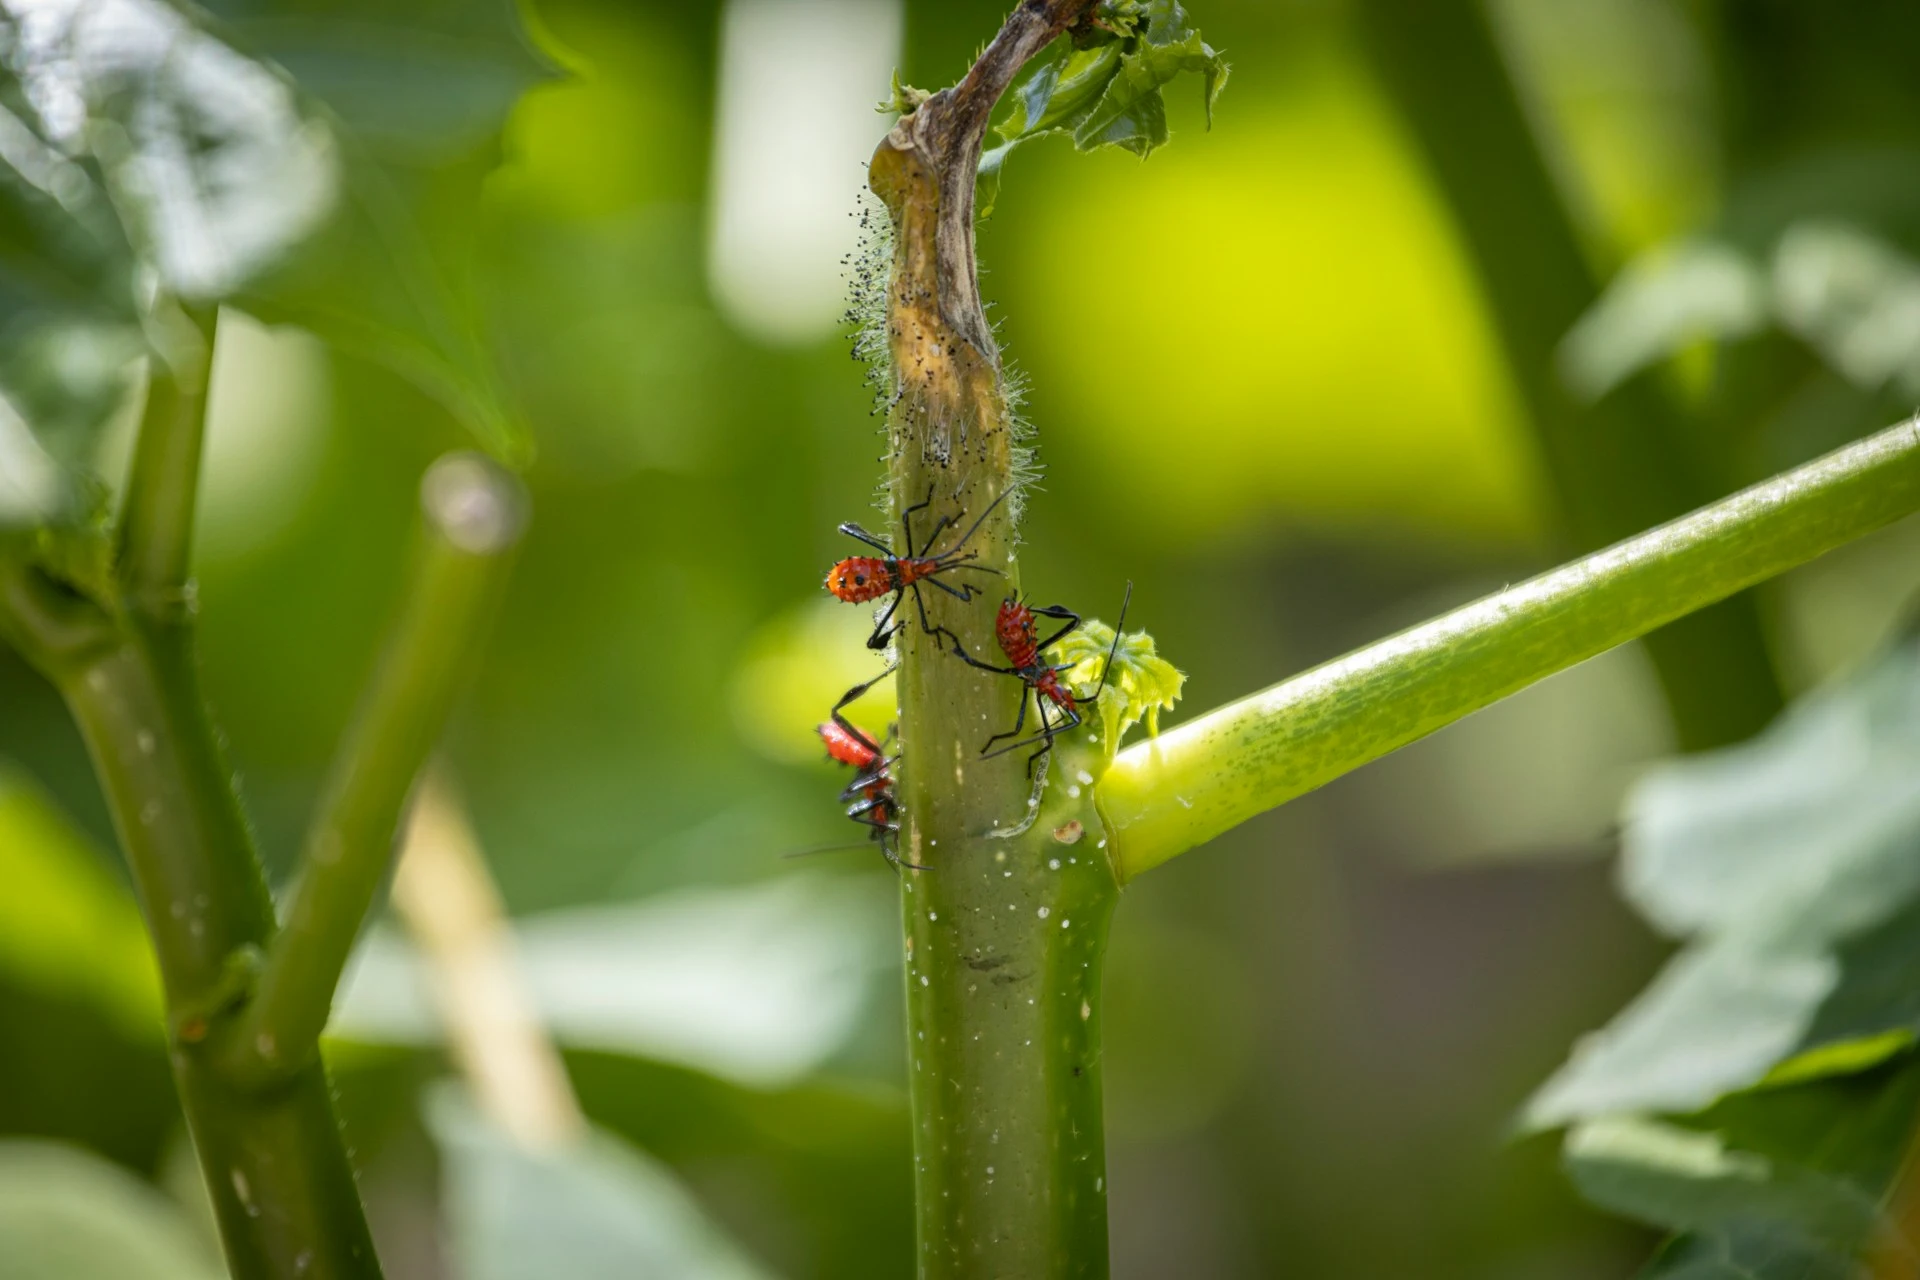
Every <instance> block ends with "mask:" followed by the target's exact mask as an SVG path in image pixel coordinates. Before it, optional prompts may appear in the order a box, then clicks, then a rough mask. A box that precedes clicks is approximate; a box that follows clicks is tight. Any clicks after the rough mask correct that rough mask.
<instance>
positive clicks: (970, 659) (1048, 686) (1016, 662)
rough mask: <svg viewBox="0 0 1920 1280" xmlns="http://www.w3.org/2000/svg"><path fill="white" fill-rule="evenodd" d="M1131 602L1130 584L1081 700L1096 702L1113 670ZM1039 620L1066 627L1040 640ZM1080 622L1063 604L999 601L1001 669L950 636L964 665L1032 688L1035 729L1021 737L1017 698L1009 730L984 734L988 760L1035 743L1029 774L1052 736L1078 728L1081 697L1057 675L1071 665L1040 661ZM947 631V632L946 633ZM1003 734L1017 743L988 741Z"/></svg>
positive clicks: (1023, 714) (1023, 721) (1023, 703)
mask: <svg viewBox="0 0 1920 1280" xmlns="http://www.w3.org/2000/svg"><path fill="white" fill-rule="evenodd" d="M1131 603H1133V584H1132V583H1131V582H1129V583H1128V584H1127V594H1126V596H1125V598H1124V599H1122V600H1121V602H1120V620H1119V622H1117V623H1115V624H1114V628H1113V646H1112V647H1111V648H1110V649H1108V650H1107V662H1106V665H1105V666H1103V667H1101V668H1100V685H1099V688H1097V689H1095V690H1094V691H1093V697H1092V698H1089V699H1086V700H1085V701H1088V702H1098V701H1099V700H1100V694H1101V692H1102V691H1103V690H1105V689H1106V687H1107V675H1108V673H1109V672H1111V671H1112V670H1113V658H1114V655H1115V654H1117V653H1119V652H1120V629H1121V628H1122V627H1123V626H1125V625H1126V622H1127V606H1128V605H1129V604H1131ZM1039 618H1057V619H1059V620H1061V621H1063V622H1064V623H1065V625H1064V626H1062V627H1061V628H1060V629H1059V630H1058V631H1056V632H1054V633H1053V634H1052V635H1050V636H1048V637H1047V638H1046V639H1045V640H1042V639H1040V638H1039V636H1040V624H1039V622H1038V621H1037V619H1039ZM1080 621H1081V619H1080V615H1079V614H1077V613H1075V612H1074V611H1073V610H1071V609H1069V608H1067V607H1066V606H1065V605H1058V604H1050V605H1040V606H1034V605H1028V604H1024V603H1022V602H1021V601H1020V600H1019V599H1018V598H1017V597H1009V598H1008V599H1006V600H1003V601H1002V602H1001V603H1000V611H999V613H998V614H996V615H995V616H994V620H993V634H994V638H995V639H997V640H998V641H999V642H1000V649H1001V651H1002V652H1003V653H1005V654H1006V655H1007V663H1008V665H1007V666H1004V667H996V666H994V665H993V664H992V663H990V662H982V661H980V659H978V658H976V657H974V656H973V655H972V654H970V653H968V652H967V650H966V646H964V645H962V644H961V643H960V638H959V637H958V636H954V637H953V651H954V653H955V654H956V655H957V656H958V657H960V658H961V659H962V660H963V661H965V662H966V663H967V664H968V665H969V666H975V667H978V668H980V670H982V671H992V672H994V673H996V674H998V675H1005V676H1014V677H1016V678H1018V679H1019V680H1021V681H1022V682H1023V683H1024V684H1025V685H1026V686H1027V688H1028V689H1029V690H1031V691H1032V693H1033V698H1032V702H1033V705H1034V710H1035V714H1037V715H1038V716H1039V717H1040V732H1039V733H1037V734H1035V735H1034V736H1033V737H1031V738H1021V737H1020V734H1021V731H1022V730H1024V729H1025V728H1026V726H1027V702H1028V699H1027V698H1026V697H1025V696H1022V697H1021V699H1020V714H1019V715H1018V716H1017V717H1016V718H1015V720H1014V722H1013V728H1011V729H1009V730H1007V731H1006V732H1005V733H996V734H994V735H993V736H992V737H991V738H988V739H987V744H986V745H985V746H983V747H981V748H980V754H981V755H982V756H984V757H986V758H988V759H991V758H992V757H994V756H1001V755H1005V754H1006V753H1007V752H1009V751H1018V750H1019V749H1020V748H1021V747H1025V746H1030V745H1032V744H1033V743H1035V742H1038V743H1039V744H1040V747H1039V749H1038V750H1036V751H1035V752H1034V753H1033V754H1032V755H1031V756H1028V757H1027V773H1028V775H1029V776H1031V775H1032V773H1033V763H1034V761H1035V760H1038V759H1039V758H1040V757H1041V756H1043V755H1045V754H1046V753H1047V752H1048V751H1050V750H1052V749H1053V740H1054V739H1055V738H1057V737H1059V736H1060V735H1061V734H1063V733H1067V732H1070V731H1071V730H1073V729H1075V728H1077V727H1078V726H1079V724H1080V720H1081V716H1080V703H1081V701H1082V700H1081V699H1078V698H1075V697H1074V696H1073V690H1072V689H1069V688H1068V687H1067V685H1066V683H1065V682H1064V681H1063V680H1061V679H1060V673H1061V672H1062V671H1065V670H1067V669H1068V668H1069V667H1072V666H1073V665H1075V664H1073V663H1071V662H1064V663H1061V664H1059V665H1058V666H1055V665H1053V664H1051V663H1049V662H1047V661H1045V660H1044V659H1043V658H1041V656H1040V655H1041V654H1042V653H1044V652H1045V651H1046V650H1048V649H1051V648H1052V647H1053V646H1054V645H1056V644H1058V643H1059V642H1060V641H1061V640H1062V639H1064V638H1065V637H1066V636H1067V635H1068V634H1070V633H1071V632H1073V631H1075V630H1077V629H1078V628H1079V626H1080ZM948 634H949V635H952V633H951V632H949V633H948ZM1048 704H1052V706H1053V707H1054V709H1055V710H1057V711H1058V712H1059V713H1060V719H1059V720H1057V721H1056V720H1050V719H1048V717H1047V707H1048ZM1004 738H1013V739H1016V741H1014V742H1010V743H1008V744H1007V745H1006V746H1004V747H1001V748H1000V749H999V750H998V751H995V750H994V749H993V744H994V743H996V742H999V741H1001V740H1002V739H1004Z"/></svg>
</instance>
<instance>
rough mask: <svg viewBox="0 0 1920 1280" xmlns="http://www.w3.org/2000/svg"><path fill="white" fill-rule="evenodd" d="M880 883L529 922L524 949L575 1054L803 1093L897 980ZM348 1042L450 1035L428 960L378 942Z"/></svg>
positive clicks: (352, 981) (795, 883)
mask: <svg viewBox="0 0 1920 1280" xmlns="http://www.w3.org/2000/svg"><path fill="white" fill-rule="evenodd" d="M876 888H877V886H875V885H874V884H873V883H872V882H871V881H868V880H866V879H865V878H859V879H851V880H850V879H846V878H840V877H823V876H783V877H781V878H779V879H777V880H772V881H768V882H766V883H763V884H757V885H751V886H746V887H742V888H735V889H703V890H692V889H688V890H683V891H681V892H678V893H674V894H667V895H661V896H659V897H654V898H649V899H645V900H642V901H638V902H631V903H619V904H611V905H605V906H597V907H581V908H576V909H572V910H566V911H553V912H547V913H543V914H539V915H534V916H528V917H523V918H521V919H519V920H517V921H515V923H514V946H515V951H516V954H517V955H518V957H519V963H520V965H521V967H522V968H523V969H524V971H525V973H526V977H527V982H528V986H529V988H530V989H531V994H532V996H533V1000H534V1002H535V1006H536V1007H537V1009H538V1010H539V1013H540V1020H541V1023H542V1024H543V1025H544V1026H546V1027H548V1028H549V1029H550V1030H551V1032H552V1033H553V1036H554V1038H555V1039H556V1040H558V1041H559V1042H560V1043H561V1044H563V1045H565V1046H567V1047H569V1048H576V1049H600V1050H606V1051H611V1052H617V1053H626V1054H632V1055H635V1056H639V1057H646V1058H651V1059H654V1060H656V1061H664V1062H673V1063H678V1064H681V1065H684V1066H688V1067H692V1068H695V1069H696V1070H700V1071H704V1072H707V1073H709V1074H712V1075H715V1076H718V1077H720V1078H721V1079H726V1080H732V1081H736V1082H738V1083H740V1084H742V1085H745V1086H747V1087H750V1088H757V1089H767V1088H777V1087H781V1086H785V1085H790V1084H792V1083H793V1082H795V1081H796V1080H799V1079H801V1078H803V1077H805V1076H806V1075H808V1074H809V1073H811V1072H813V1071H816V1070H818V1069H819V1068H820V1066H821V1065H822V1064H823V1063H825V1062H826V1061H828V1060H829V1059H830V1058H831V1057H832V1056H833V1055H835V1054H836V1053H838V1052H840V1051H841V1050H842V1049H843V1048H844V1047H845V1046H846V1044H847V1043H848V1042H849V1041H850V1040H851V1039H852V1038H853V1037H854V1035H855V1034H856V1033H857V1032H858V1030H859V1028H860V1026H861V1019H862V1016H863V1015H864V1014H865V1013H867V1012H868V1010H869V1009H870V1008H871V1007H872V1002H873V1000H874V999H875V998H876V997H877V996H878V994H879V991H880V989H881V985H882V981H881V980H882V978H883V977H884V976H886V975H888V974H889V973H891V972H894V970H893V969H892V967H891V966H892V963H893V962H892V960H891V954H892V953H891V951H890V949H889V947H888V945H887V919H888V906H889V905H890V904H889V902H888V900H887V895H885V894H881V893H878V892H876V891H875V890H876ZM332 1030H333V1032H334V1033H335V1034H338V1035H341V1036H344V1037H348V1038H352V1039H357V1040H362V1041H371V1042H376V1043H398V1044H426V1043H434V1042H437V1041H438V1039H439V1038H440V1036H441V1034H442V1027H441V1022H440V1019H439V1018H438V1017H437V1016H436V1015H435V1014H434V1012H433V1002H432V999H431V997H430V994H429V990H428V986H427V983H426V981H425V978H424V976H423V974H422V973H421V972H420V966H419V964H418V962H417V960H416V959H415V957H414V953H413V951H412V949H411V948H410V947H408V946H407V945H406V944H405V943H404V942H402V941H401V940H400V939H398V938H396V937H395V936H394V935H392V934H391V933H387V932H384V931H380V930H375V931H373V932H372V933H370V934H369V935H368V937H367V938H365V939H364V940H363V941H362V943H361V945H360V949H359V952H358V953H357V955H356V958H355V962H354V967H353V970H352V972H351V974H350V975H349V977H348V980H347V984H346V987H345V989H344V990H343V991H342V992H341V993H340V997H339V999H338V1001H337V1002H336V1010H335V1017H334V1021H333V1024H332Z"/></svg>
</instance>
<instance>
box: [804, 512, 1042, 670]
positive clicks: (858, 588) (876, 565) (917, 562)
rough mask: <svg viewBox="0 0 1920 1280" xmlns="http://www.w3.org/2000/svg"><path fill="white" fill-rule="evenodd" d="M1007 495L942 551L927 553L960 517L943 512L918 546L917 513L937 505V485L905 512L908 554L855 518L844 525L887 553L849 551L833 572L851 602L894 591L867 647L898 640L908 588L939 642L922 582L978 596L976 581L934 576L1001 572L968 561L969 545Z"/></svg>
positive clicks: (838, 589) (833, 582)
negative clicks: (899, 613)
mask: <svg viewBox="0 0 1920 1280" xmlns="http://www.w3.org/2000/svg"><path fill="white" fill-rule="evenodd" d="M1006 496H1007V495H1006V493H1005V492H1002V493H1001V495H1000V497H998V498H995V499H994V500H993V501H992V502H990V503H988V504H987V509H986V510H985V511H982V512H981V513H980V518H979V519H978V520H975V521H974V522H973V527H972V528H971V529H968V530H967V532H966V533H965V534H964V535H963V536H962V537H961V538H960V540H959V541H958V542H956V543H954V544H953V547H952V549H951V550H948V551H943V552H941V553H940V554H939V555H931V554H928V553H929V552H931V551H932V549H933V544H934V541H935V540H936V539H938V538H939V536H940V534H941V532H942V531H943V530H944V529H946V527H947V526H948V525H951V524H958V523H959V520H958V518H957V517H955V516H951V515H946V516H941V517H940V519H939V521H938V522H936V523H935V524H934V526H933V528H932V530H931V531H929V532H928V534H927V540H926V542H925V543H924V544H923V545H922V547H921V550H920V551H918V552H916V551H915V550H914V549H913V515H914V512H916V511H924V510H926V509H927V508H928V507H930V506H932V505H933V486H932V485H928V486H927V497H926V501H924V502H919V503H915V504H914V505H913V506H911V507H908V508H907V509H906V510H905V511H902V512H901V513H900V532H901V534H902V536H903V537H904V539H905V543H906V554H905V555H895V554H894V553H893V548H892V547H890V546H888V545H887V544H886V543H885V542H883V541H882V540H881V539H880V538H878V537H876V536H875V535H874V534H871V533H868V532H867V531H866V530H865V529H862V528H861V527H860V526H859V525H857V524H854V523H852V522H851V521H849V522H848V523H846V524H843V525H841V526H840V532H842V533H844V534H846V535H847V536H848V537H850V538H858V539H860V541H862V542H864V543H866V544H867V545H868V546H870V547H873V548H874V549H875V550H877V551H880V552H881V553H882V554H881V555H877V556H848V557H847V558H846V559H845V560H842V561H841V562H840V563H839V564H836V565H835V566H833V568H832V569H831V570H829V571H828V573H827V590H828V591H831V592H832V593H833V594H834V595H835V596H836V597H838V598H839V599H841V600H845V601H846V602H847V603H848V604H865V603H866V602H867V601H869V600H878V599H879V598H880V597H881V596H884V595H887V594H889V593H891V594H892V596H893V602H892V603H891V604H889V605H888V606H887V608H886V611H885V612H883V613H882V614H881V615H880V616H879V617H878V618H876V619H875V620H874V623H873V634H872V635H871V636H868V637H867V648H869V649H884V648H886V647H887V642H888V641H889V640H891V639H893V635H894V632H896V631H898V630H899V628H900V625H901V624H898V623H896V624H895V625H893V626H891V627H889V626H888V625H887V624H888V623H889V622H892V621H893V614H894V611H895V610H896V609H898V608H899V607H900V600H901V597H902V596H903V595H904V594H905V593H906V592H908V591H912V592H913V603H914V606H915V607H916V608H917V609H919V611H920V629H921V630H922V631H924V632H926V634H928V635H930V636H935V637H936V638H935V640H934V643H935V644H938V643H939V640H938V638H937V637H938V632H937V631H936V629H935V628H934V626H933V624H932V623H930V622H929V621H927V604H926V601H925V600H923V599H921V598H920V584H921V583H923V582H924V583H926V584H927V585H929V586H934V587H938V588H940V589H941V590H942V591H944V592H946V593H947V594H948V595H950V596H953V597H955V598H956V599H958V600H960V601H962V602H966V601H970V600H972V599H973V598H974V595H975V594H976V593H977V592H978V590H979V588H977V587H975V586H974V585H973V584H971V583H968V584H966V585H964V586H959V587H956V586H952V585H950V584H948V583H945V582H941V581H940V580H939V579H938V578H937V577H935V576H934V575H935V574H941V573H946V572H948V571H949V570H953V569H972V570H974V571H976V572H979V573H998V572H1000V571H999V570H998V569H993V568H989V567H988V566H986V565H983V564H969V563H968V562H969V561H971V560H973V559H974V558H975V557H976V556H977V555H978V554H979V553H978V552H973V551H967V550H966V546H967V543H969V542H971V541H972V540H973V535H974V534H976V533H978V532H979V531H980V526H981V525H982V524H985V523H986V519H987V517H988V516H989V515H992V514H993V509H994V508H995V507H997V506H999V505H1000V502H1001V499H1003V498H1005V497H1006Z"/></svg>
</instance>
